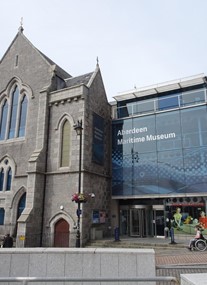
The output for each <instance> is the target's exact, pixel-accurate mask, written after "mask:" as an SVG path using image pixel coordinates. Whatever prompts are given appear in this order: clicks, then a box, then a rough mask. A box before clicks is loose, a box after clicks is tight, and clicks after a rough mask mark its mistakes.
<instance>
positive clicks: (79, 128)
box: [74, 120, 83, 247]
mask: <svg viewBox="0 0 207 285" xmlns="http://www.w3.org/2000/svg"><path fill="white" fill-rule="evenodd" d="M74 130H75V131H76V133H77V136H80V143H79V172H78V194H80V193H81V159H82V157H81V156H82V131H83V128H82V120H80V121H79V120H78V121H77V124H75V125H74ZM80 215H81V209H80V202H78V209H77V217H78V219H77V234H76V247H80Z"/></svg>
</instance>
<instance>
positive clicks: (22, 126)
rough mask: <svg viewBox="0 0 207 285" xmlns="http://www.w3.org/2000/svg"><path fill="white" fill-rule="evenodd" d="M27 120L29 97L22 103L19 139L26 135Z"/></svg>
mask: <svg viewBox="0 0 207 285" xmlns="http://www.w3.org/2000/svg"><path fill="white" fill-rule="evenodd" d="M26 119H27V97H26V95H25V96H24V98H23V100H22V103H21V110H20V123H19V132H18V137H24V135H25V126H26Z"/></svg>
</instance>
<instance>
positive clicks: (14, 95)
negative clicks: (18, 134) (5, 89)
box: [9, 86, 19, 139]
mask: <svg viewBox="0 0 207 285" xmlns="http://www.w3.org/2000/svg"><path fill="white" fill-rule="evenodd" d="M18 98H19V89H18V87H17V86H16V87H15V89H14V92H13V93H12V108H11V118H10V126H9V138H10V139H11V138H14V136H15V127H16V119H17V107H18Z"/></svg>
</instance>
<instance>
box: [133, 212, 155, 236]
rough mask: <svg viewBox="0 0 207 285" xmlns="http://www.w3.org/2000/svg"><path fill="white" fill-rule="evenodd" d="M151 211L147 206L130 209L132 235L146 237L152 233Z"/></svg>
mask: <svg viewBox="0 0 207 285" xmlns="http://www.w3.org/2000/svg"><path fill="white" fill-rule="evenodd" d="M150 213H151V211H150V209H149V208H148V207H146V206H135V208H132V209H130V236H137V237H145V236H150V235H151V229H152V226H151V222H150V221H151V220H152V219H151V214H150Z"/></svg>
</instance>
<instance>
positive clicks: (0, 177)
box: [0, 169, 4, 191]
mask: <svg viewBox="0 0 207 285" xmlns="http://www.w3.org/2000/svg"><path fill="white" fill-rule="evenodd" d="M3 187H4V169H1V172H0V191H3Z"/></svg>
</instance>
